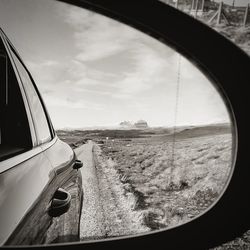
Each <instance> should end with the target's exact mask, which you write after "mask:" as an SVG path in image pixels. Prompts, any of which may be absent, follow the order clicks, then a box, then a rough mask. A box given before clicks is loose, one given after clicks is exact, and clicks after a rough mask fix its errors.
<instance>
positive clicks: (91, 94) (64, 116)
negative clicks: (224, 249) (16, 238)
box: [0, 0, 235, 244]
mask: <svg viewBox="0 0 250 250" xmlns="http://www.w3.org/2000/svg"><path fill="white" fill-rule="evenodd" d="M0 24H1V27H2V28H3V30H4V31H5V33H6V35H7V36H8V37H9V38H10V40H11V41H12V42H13V44H14V45H15V47H16V49H17V50H18V51H19V52H20V55H21V56H22V58H23V60H24V63H25V64H26V65H27V67H28V69H29V70H30V72H31V74H32V76H33V78H34V80H35V82H36V84H37V86H38V88H39V90H40V92H41V95H42V97H43V99H44V101H45V104H46V107H47V109H48V112H49V114H50V117H51V120H52V123H53V125H54V127H55V129H56V132H57V135H58V137H59V138H60V139H61V140H62V141H64V142H66V143H68V144H69V145H70V146H71V147H72V148H73V149H74V151H75V152H76V155H77V157H78V159H79V160H81V161H82V162H83V167H82V168H81V169H79V170H78V171H79V173H81V178H79V179H77V181H76V182H72V183H68V184H67V185H66V187H63V188H64V189H65V190H66V191H67V192H69V193H71V196H72V197H73V198H72V199H74V202H75V203H74V202H72V201H71V207H70V209H69V211H68V212H67V213H65V214H63V215H62V216H60V217H54V218H52V223H51V224H50V225H49V226H48V225H44V227H46V229H45V230H44V231H43V239H42V240H41V242H40V243H39V242H38V243H39V244H41V243H47V244H48V243H55V242H68V241H75V240H78V239H80V240H81V241H87V240H93V239H103V238H108V237H117V236H132V235H136V234H140V233H146V232H151V231H154V230H158V229H167V228H170V227H174V226H177V225H180V224H183V223H185V222H188V221H190V220H192V219H195V218H197V216H199V215H201V214H202V213H203V212H205V211H206V210H207V209H209V208H211V206H212V205H213V204H214V203H215V202H216V201H217V200H218V198H219V197H220V196H221V195H222V194H223V191H224V189H225V187H226V184H227V182H228V181H229V177H230V174H231V172H232V170H233V159H234V156H235V155H234V154H235V152H234V151H233V149H234V145H233V138H234V134H233V132H232V131H234V130H233V127H232V123H231V120H230V113H229V111H228V109H227V107H226V104H225V101H224V99H223V97H222V95H221V93H220V92H219V91H218V90H217V88H216V87H215V85H214V84H213V83H212V82H211V81H210V80H209V79H208V78H207V77H206V76H205V75H204V74H203V73H201V71H200V70H199V69H198V68H197V67H196V66H194V65H193V64H192V63H191V62H190V61H188V60H187V59H186V58H185V57H183V56H182V55H180V54H178V53H177V52H176V51H175V50H173V49H172V48H170V47H168V46H167V45H165V44H163V43H161V42H159V41H157V40H155V39H153V38H152V37H149V36H148V35H146V34H143V33H141V32H139V31H137V30H135V29H133V28H131V27H129V26H126V25H124V24H121V23H119V22H117V21H115V20H112V19H109V18H107V17H104V16H102V15H99V14H96V13H93V12H90V11H87V10H84V9H81V8H78V7H73V6H69V5H66V4H63V3H59V2H55V1H49V0H44V1H34V0H32V1H31V0H23V1H17V0H8V1H3V0H0ZM57 152H59V151H57ZM54 157H56V155H54ZM75 171H76V170H75ZM38 178H39V177H38ZM76 185H80V186H81V187H82V189H83V200H82V203H81V202H80V201H79V200H77V197H79V194H76V193H74V192H73V191H72V190H76V189H74V188H75V186H76ZM17 188H18V187H17ZM72 192H73V194H74V195H72ZM27 195H28V194H27ZM77 202H78V203H77ZM42 204H43V203H42ZM75 204H77V205H75ZM16 206H18V204H16ZM41 206H42V205H41ZM79 207H80V212H79V211H78V210H77V211H78V212H77V213H75V210H74V209H76V208H77V209H79ZM79 213H80V215H81V216H80V217H77V216H76V215H77V214H78V215H79ZM23 216H25V215H23ZM78 218H79V219H78ZM44 224H45V223H44ZM2 226H3V225H0V227H2ZM76 228H78V229H79V232H80V233H79V234H80V235H78V230H76ZM26 229H27V228H26ZM1 230H3V229H2V228H1ZM78 237H79V238H78ZM20 242H22V240H20ZM20 244H22V243H20ZM29 244H33V243H32V242H31V243H29Z"/></svg>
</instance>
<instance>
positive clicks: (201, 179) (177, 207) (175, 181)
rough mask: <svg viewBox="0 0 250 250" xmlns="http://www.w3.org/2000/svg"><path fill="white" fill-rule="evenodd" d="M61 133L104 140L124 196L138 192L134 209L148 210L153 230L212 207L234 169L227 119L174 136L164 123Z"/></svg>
mask: <svg viewBox="0 0 250 250" xmlns="http://www.w3.org/2000/svg"><path fill="white" fill-rule="evenodd" d="M58 134H59V137H61V138H62V139H63V140H65V141H67V142H71V144H72V143H73V145H75V144H77V145H79V144H81V143H85V142H86V140H88V139H91V140H93V141H95V142H96V143H97V145H99V146H98V147H99V149H101V154H102V158H100V157H99V159H101V160H102V161H107V162H109V163H110V162H111V163H112V166H113V168H114V169H115V170H116V171H117V173H118V176H119V179H120V182H121V183H123V187H124V196H126V195H127V194H128V193H133V194H134V195H135V197H136V204H135V206H134V209H135V210H140V211H143V213H144V224H145V225H146V226H148V227H149V228H151V229H152V230H153V229H160V228H165V227H171V226H176V225H178V224H180V223H183V222H185V221H188V220H190V219H191V218H194V217H195V216H197V215H199V214H200V213H201V212H202V211H204V210H205V209H207V208H208V207H209V206H210V205H211V204H212V203H213V202H214V201H215V200H216V199H217V198H218V196H219V195H220V194H221V192H222V190H223V188H224V186H225V183H226V182H227V180H228V177H229V174H230V171H231V169H232V134H231V129H230V126H229V125H227V124H222V125H210V126H204V127H184V128H178V130H177V133H176V134H175V137H173V135H172V130H171V129H162V128H158V129H147V130H93V131H92V130H89V131H71V132H69V131H68V132H67V133H66V132H62V131H61V132H60V131H59V133H58ZM62 135H63V136H62ZM107 137H108V139H107ZM75 146H76V145H75ZM99 151H100V150H99ZM98 154H100V152H98ZM111 163H110V164H111Z"/></svg>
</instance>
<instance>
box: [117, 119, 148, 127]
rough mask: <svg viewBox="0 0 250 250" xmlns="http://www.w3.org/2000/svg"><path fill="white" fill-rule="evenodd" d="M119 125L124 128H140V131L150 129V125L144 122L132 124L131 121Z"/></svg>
mask: <svg viewBox="0 0 250 250" xmlns="http://www.w3.org/2000/svg"><path fill="white" fill-rule="evenodd" d="M119 125H120V127H122V128H140V129H144V128H148V123H147V122H146V121H144V120H139V121H137V122H136V123H132V122H130V121H123V122H121V123H120V124H119Z"/></svg>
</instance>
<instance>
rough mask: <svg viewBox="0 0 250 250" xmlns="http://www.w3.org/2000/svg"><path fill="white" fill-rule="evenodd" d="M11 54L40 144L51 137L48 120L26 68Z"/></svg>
mask: <svg viewBox="0 0 250 250" xmlns="http://www.w3.org/2000/svg"><path fill="white" fill-rule="evenodd" d="M12 56H13V58H14V60H15V64H16V66H17V68H18V72H19V74H20V77H21V80H22V82H23V85H24V88H25V91H26V94H27V98H28V100H29V103H30V108H31V112H32V116H33V119H34V124H35V128H36V133H37V137H38V143H39V144H41V143H44V142H47V141H49V140H50V139H51V133H50V128H49V124H48V120H47V117H46V114H45V111H44V108H43V106H42V103H41V101H40V98H39V96H38V94H37V92H36V89H35V87H34V85H33V83H32V81H31V79H30V77H29V74H28V73H27V71H26V69H25V68H24V67H23V65H22V64H21V62H20V61H19V59H18V58H17V57H16V55H15V54H14V53H12Z"/></svg>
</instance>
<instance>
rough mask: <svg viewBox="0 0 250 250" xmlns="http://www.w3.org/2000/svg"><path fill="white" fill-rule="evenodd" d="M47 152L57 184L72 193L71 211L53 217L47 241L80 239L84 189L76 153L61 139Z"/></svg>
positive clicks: (57, 241) (60, 241)
mask: <svg viewBox="0 0 250 250" xmlns="http://www.w3.org/2000/svg"><path fill="white" fill-rule="evenodd" d="M45 153H46V155H47V157H48V158H49V160H50V162H51V164H52V166H53V167H54V170H55V173H56V175H57V178H56V184H55V185H57V186H60V187H61V188H63V189H64V190H66V191H67V192H69V193H70V194H71V205H70V209H69V211H68V212H67V213H65V214H63V215H61V216H60V217H58V218H54V219H53V222H52V225H51V227H50V229H49V230H48V233H47V238H46V242H45V243H62V242H72V241H78V240H79V222H80V215H81V206H82V198H83V191H82V181H81V171H77V170H76V169H73V165H74V162H75V160H76V157H75V154H74V152H73V150H72V149H71V147H70V146H69V145H68V144H66V143H64V142H62V141H61V140H59V139H58V140H57V142H56V144H55V145H54V146H53V148H49V149H47V150H46V151H45Z"/></svg>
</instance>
